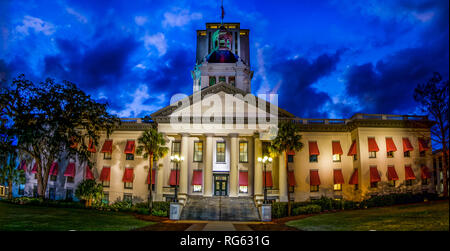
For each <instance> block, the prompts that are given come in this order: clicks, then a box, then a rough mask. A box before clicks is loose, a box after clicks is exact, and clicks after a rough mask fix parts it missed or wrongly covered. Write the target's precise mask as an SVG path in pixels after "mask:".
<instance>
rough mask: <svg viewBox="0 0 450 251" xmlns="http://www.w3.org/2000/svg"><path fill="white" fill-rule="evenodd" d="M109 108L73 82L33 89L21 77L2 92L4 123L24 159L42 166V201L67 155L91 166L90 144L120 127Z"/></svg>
mask: <svg viewBox="0 0 450 251" xmlns="http://www.w3.org/2000/svg"><path fill="white" fill-rule="evenodd" d="M106 109H107V104H101V103H97V102H96V101H94V100H93V99H92V98H91V97H90V96H88V95H86V94H85V93H84V92H83V91H82V90H80V89H78V88H77V86H76V85H75V84H73V83H71V82H68V81H63V83H56V82H55V81H54V80H53V79H50V78H48V79H46V81H45V82H41V83H39V84H34V83H32V82H31V81H29V80H27V79H25V76H24V75H20V76H19V77H18V78H16V79H14V80H13V81H12V84H11V85H10V86H9V88H6V87H4V88H1V89H0V119H2V121H4V122H3V124H4V125H5V126H4V128H5V130H6V134H7V135H9V136H11V137H14V139H15V140H16V141H17V149H18V151H19V155H20V156H24V155H27V156H29V157H30V158H31V159H33V160H34V161H35V163H37V185H38V195H39V197H41V198H45V191H46V189H47V183H48V179H49V173H50V168H51V165H52V163H53V162H54V161H55V160H57V159H59V158H60V157H61V156H62V154H63V153H64V155H65V157H66V158H74V157H77V158H78V159H79V160H80V161H81V162H87V163H88V164H89V165H90V166H91V165H92V162H91V160H90V156H91V152H90V151H89V149H88V144H87V142H89V143H90V142H91V141H92V143H93V144H95V145H97V144H98V140H99V137H100V133H101V132H106V134H107V135H108V136H109V135H110V134H111V133H112V131H113V129H114V128H115V127H116V126H117V125H118V124H119V123H120V120H119V119H118V118H117V117H115V116H113V115H110V114H109V113H108V112H107V111H106ZM75 145H76V146H75Z"/></svg>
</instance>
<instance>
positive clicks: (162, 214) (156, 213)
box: [152, 209, 168, 217]
mask: <svg viewBox="0 0 450 251" xmlns="http://www.w3.org/2000/svg"><path fill="white" fill-rule="evenodd" d="M152 215H154V216H160V217H167V215H168V212H167V211H163V210H155V209H153V210H152Z"/></svg>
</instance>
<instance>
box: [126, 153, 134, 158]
mask: <svg viewBox="0 0 450 251" xmlns="http://www.w3.org/2000/svg"><path fill="white" fill-rule="evenodd" d="M126 160H134V154H132V153H127V154H126Z"/></svg>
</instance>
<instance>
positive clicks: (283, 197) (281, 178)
mask: <svg viewBox="0 0 450 251" xmlns="http://www.w3.org/2000/svg"><path fill="white" fill-rule="evenodd" d="M284 153H285V152H282V153H281V154H280V155H279V156H278V184H279V191H280V201H281V202H287V200H288V197H287V193H288V190H287V170H286V166H285V164H286V163H285V162H286V160H285V157H284V156H285V155H284Z"/></svg>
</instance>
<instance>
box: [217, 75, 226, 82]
mask: <svg viewBox="0 0 450 251" xmlns="http://www.w3.org/2000/svg"><path fill="white" fill-rule="evenodd" d="M219 82H227V78H226V77H224V76H220V77H219Z"/></svg>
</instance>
